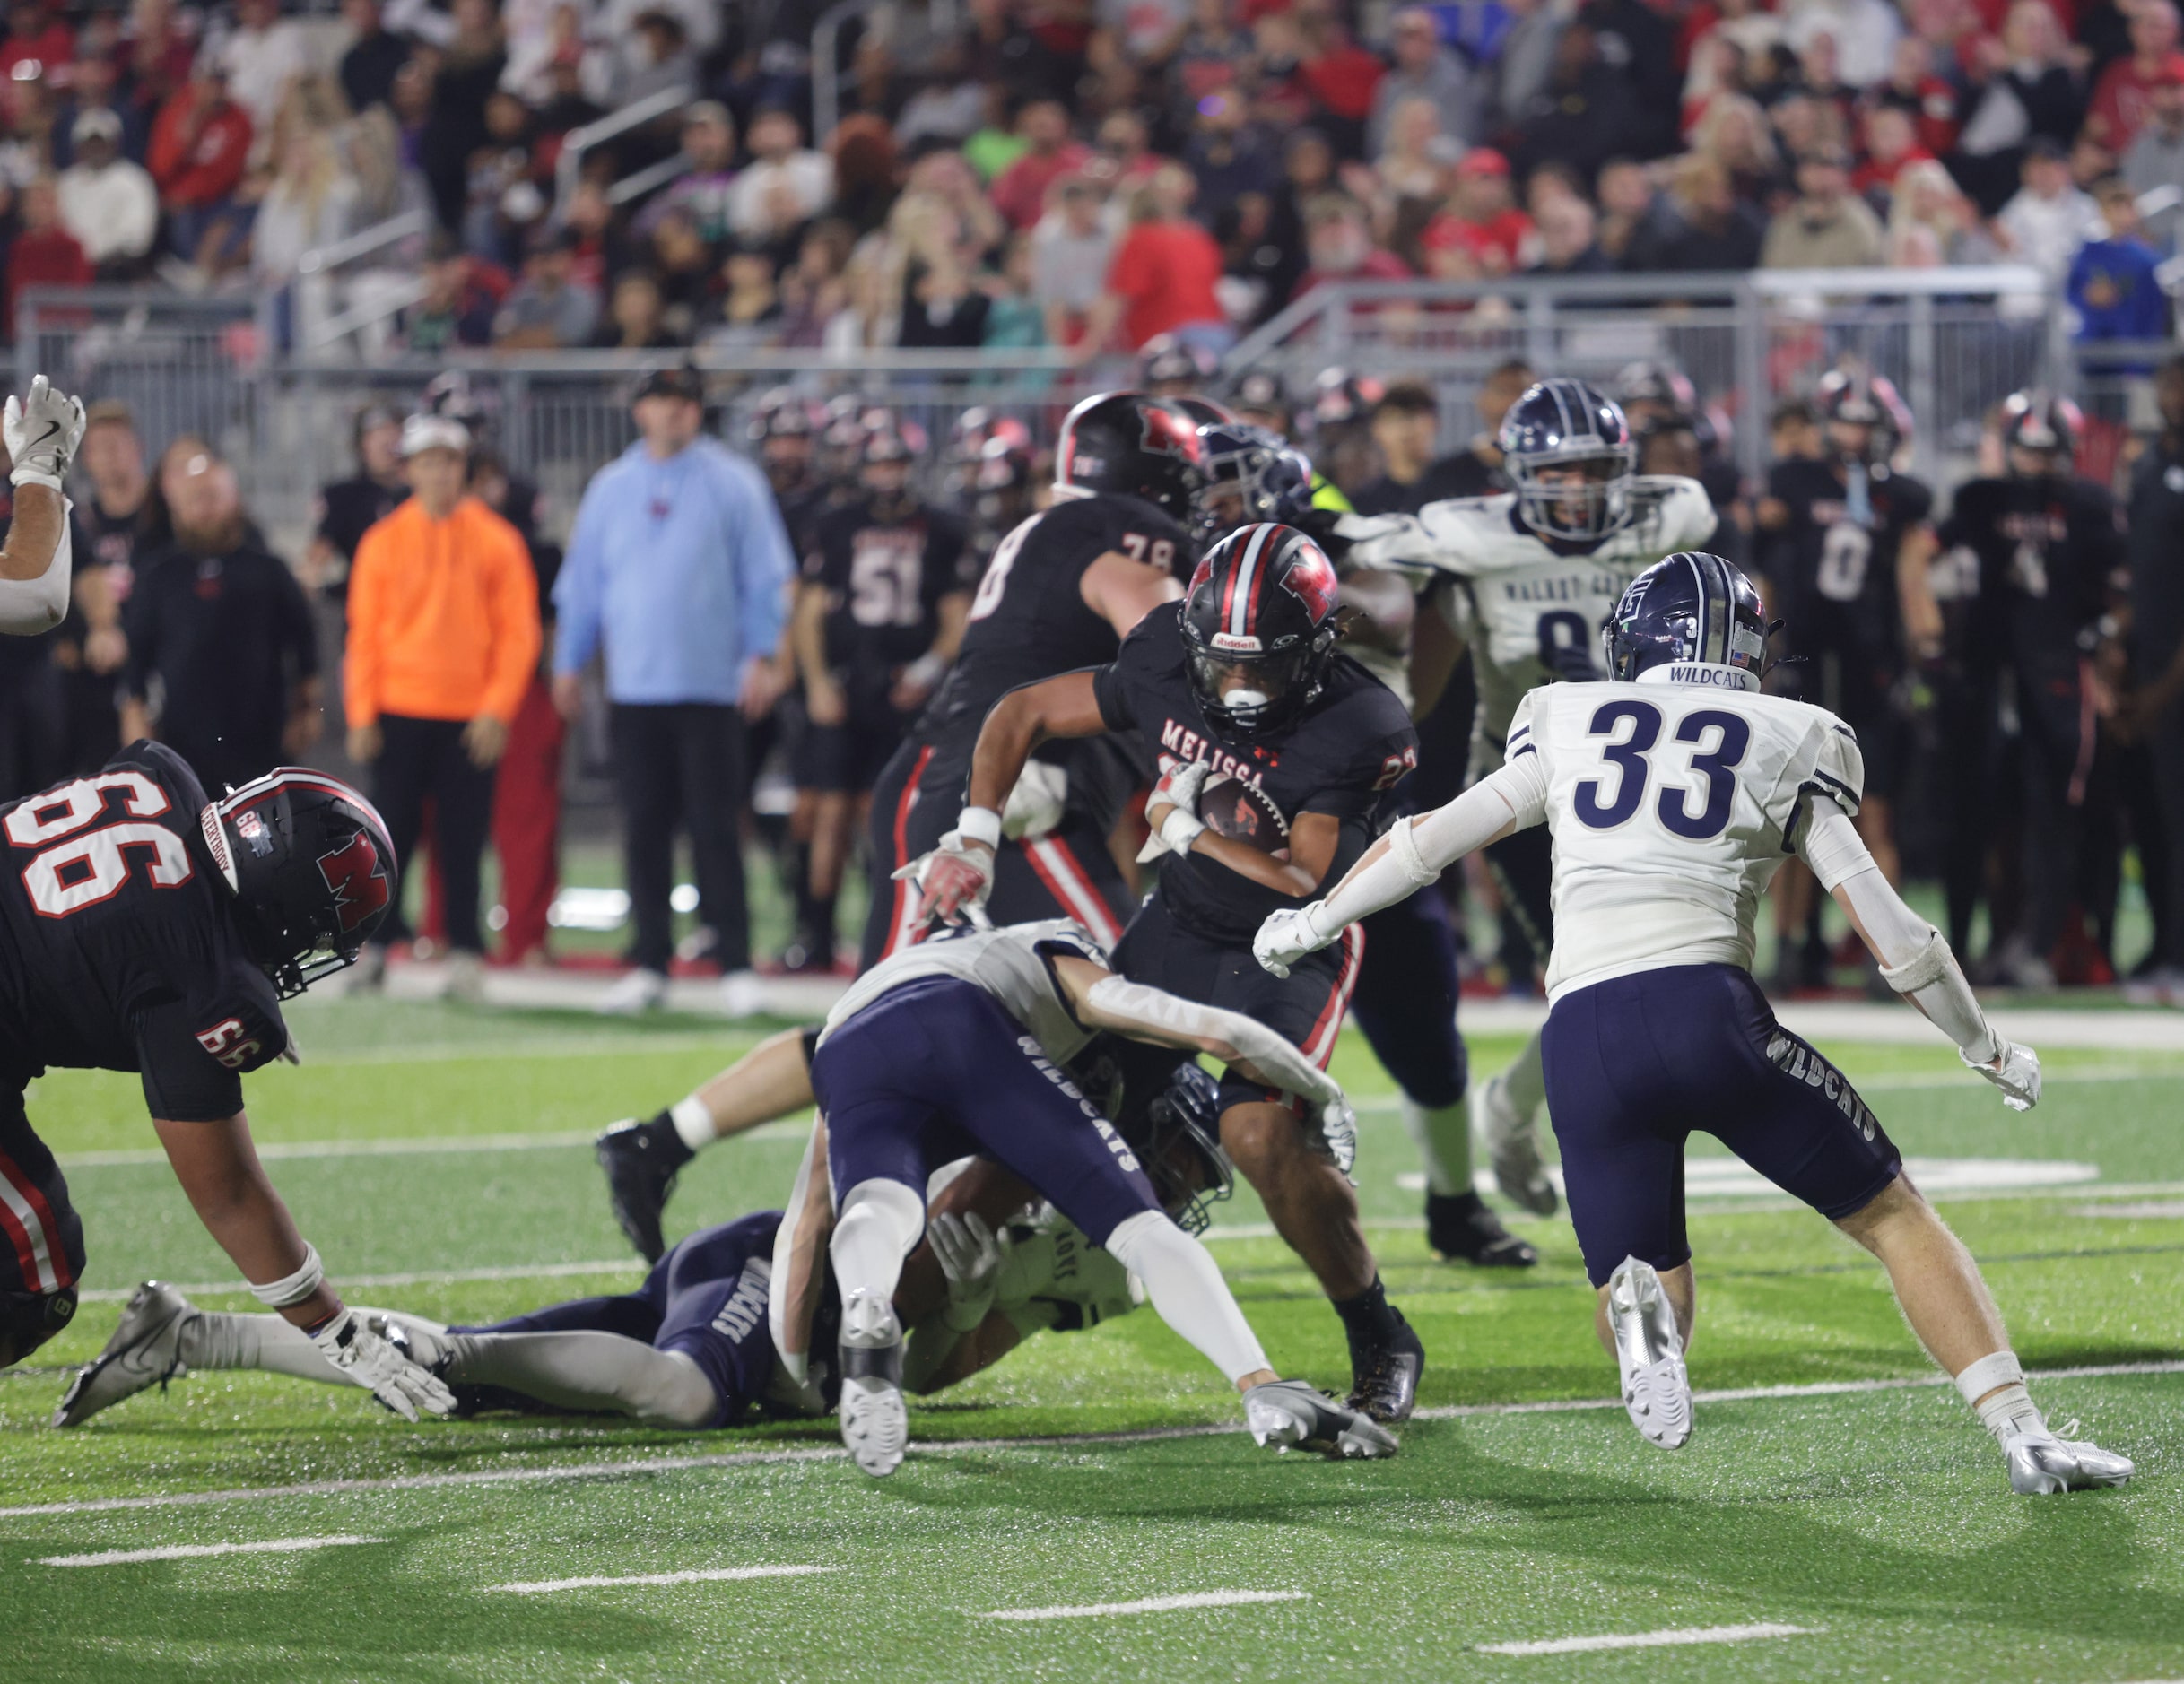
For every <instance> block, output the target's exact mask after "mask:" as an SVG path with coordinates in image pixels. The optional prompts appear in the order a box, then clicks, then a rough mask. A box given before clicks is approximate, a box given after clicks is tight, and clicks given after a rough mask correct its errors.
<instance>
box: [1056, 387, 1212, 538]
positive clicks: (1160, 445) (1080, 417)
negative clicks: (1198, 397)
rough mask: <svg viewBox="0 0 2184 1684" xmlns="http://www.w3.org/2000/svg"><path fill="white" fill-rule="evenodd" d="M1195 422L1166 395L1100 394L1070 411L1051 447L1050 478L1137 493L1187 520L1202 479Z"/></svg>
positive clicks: (1082, 489) (1078, 486)
mask: <svg viewBox="0 0 2184 1684" xmlns="http://www.w3.org/2000/svg"><path fill="white" fill-rule="evenodd" d="M1201 477H1202V476H1201V474H1200V472H1199V461H1198V423H1197V422H1196V421H1193V420H1192V419H1191V416H1190V412H1188V410H1186V409H1184V408H1183V407H1182V406H1181V405H1179V404H1177V403H1175V402H1174V400H1172V399H1170V398H1164V397H1148V396H1146V395H1144V393H1143V392H1102V393H1101V394H1100V395H1098V396H1096V397H1088V398H1086V399H1085V400H1084V401H1083V403H1081V404H1078V405H1077V406H1076V408H1075V409H1073V410H1071V411H1070V412H1069V415H1068V418H1067V419H1066V421H1063V422H1062V436H1061V438H1059V439H1058V440H1057V442H1056V444H1055V447H1054V482H1055V484H1057V485H1058V486H1068V487H1074V488H1075V490H1077V491H1079V492H1089V491H1118V492H1121V493H1122V494H1124V495H1125V496H1128V497H1142V498H1143V499H1144V500H1145V501H1146V502H1148V503H1152V504H1154V505H1156V506H1157V507H1159V508H1162V509H1165V510H1166V511H1167V512H1168V514H1169V515H1170V516H1172V517H1173V518H1174V519H1176V520H1178V521H1182V522H1185V523H1188V521H1189V519H1190V511H1191V502H1192V499H1194V498H1196V496H1197V494H1198V485H1199V482H1200V480H1201Z"/></svg>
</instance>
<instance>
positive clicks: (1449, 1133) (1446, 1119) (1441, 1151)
mask: <svg viewBox="0 0 2184 1684" xmlns="http://www.w3.org/2000/svg"><path fill="white" fill-rule="evenodd" d="M1400 1108H1401V1110H1402V1113H1403V1126H1404V1128H1405V1130H1406V1131H1407V1132H1408V1133H1409V1134H1410V1137H1411V1143H1412V1144H1413V1145H1414V1146H1415V1147H1417V1148H1418V1156H1419V1159H1420V1160H1421V1161H1422V1162H1423V1164H1424V1165H1425V1168H1426V1186H1427V1187H1428V1188H1429V1189H1430V1190H1431V1191H1432V1192H1433V1193H1434V1194H1438V1195H1439V1196H1440V1197H1441V1198H1444V1199H1446V1198H1449V1197H1452V1196H1453V1195H1455V1194H1459V1193H1469V1192H1470V1191H1471V1110H1470V1107H1467V1106H1466V1105H1465V1104H1464V1102H1463V1101H1462V1100H1460V1099H1459V1100H1457V1102H1456V1103H1455V1104H1454V1105H1437V1106H1423V1105H1420V1104H1419V1103H1418V1101H1417V1100H1415V1099H1414V1098H1411V1097H1410V1095H1408V1094H1407V1093H1406V1094H1405V1095H1404V1096H1403V1098H1402V1105H1401V1107H1400Z"/></svg>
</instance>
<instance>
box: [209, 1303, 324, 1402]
mask: <svg viewBox="0 0 2184 1684" xmlns="http://www.w3.org/2000/svg"><path fill="white" fill-rule="evenodd" d="M180 1349H181V1356H182V1360H183V1361H184V1362H185V1363H187V1365H188V1366H189V1367H193V1368H207V1369H211V1368H256V1369H257V1370H258V1371H260V1372H261V1373H264V1374H284V1375H287V1376H290V1377H291V1378H292V1379H297V1380H313V1381H316V1382H318V1384H319V1385H362V1384H363V1382H362V1381H361V1380H357V1379H354V1378H352V1376H349V1375H347V1374H345V1373H344V1372H343V1371H342V1370H341V1369H339V1368H336V1367H335V1366H334V1365H333V1364H332V1363H330V1362H328V1361H327V1360H326V1358H324V1357H323V1356H321V1355H320V1354H319V1352H318V1346H316V1345H314V1344H313V1343H311V1336H310V1335H309V1333H307V1332H304V1331H303V1330H302V1329H301V1328H300V1327H298V1326H296V1325H294V1324H292V1323H291V1322H290V1321H288V1320H287V1318H286V1317H284V1316H279V1315H231V1314H229V1313H228V1312H226V1311H224V1310H200V1311H198V1312H197V1314H196V1316H195V1317H194V1318H192V1320H191V1321H190V1322H189V1324H188V1325H187V1326H186V1327H184V1328H183V1330H182V1340H181V1347H180Z"/></svg>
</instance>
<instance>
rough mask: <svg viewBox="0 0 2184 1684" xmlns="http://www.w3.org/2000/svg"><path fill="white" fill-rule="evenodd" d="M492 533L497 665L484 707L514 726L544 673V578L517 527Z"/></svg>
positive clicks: (494, 654)
mask: <svg viewBox="0 0 2184 1684" xmlns="http://www.w3.org/2000/svg"><path fill="white" fill-rule="evenodd" d="M489 530H491V529H489ZM492 539H493V541H494V563H493V578H492V628H491V632H490V635H491V637H492V672H491V674H490V675H489V677H488V678H487V680H486V684H485V697H484V700H483V705H482V707H481V708H480V711H481V712H483V713H489V714H491V715H492V716H493V717H494V718H496V719H498V720H500V721H501V722H502V723H504V724H513V723H514V722H515V718H516V714H517V710H518V709H519V708H520V707H522V706H523V698H524V692H525V691H526V690H529V689H530V688H531V675H532V674H533V673H536V672H537V671H538V640H539V629H538V576H537V575H536V574H535V573H534V572H532V570H531V558H530V555H529V553H528V552H527V551H526V550H525V549H524V547H523V540H522V539H521V538H520V537H518V535H517V534H516V531H515V529H514V528H513V527H511V526H506V525H503V526H501V527H500V528H499V529H498V530H494V531H492Z"/></svg>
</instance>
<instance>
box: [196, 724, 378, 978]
mask: <svg viewBox="0 0 2184 1684" xmlns="http://www.w3.org/2000/svg"><path fill="white" fill-rule="evenodd" d="M197 826H198V829H200V830H201V831H202V832H203V833H204V846H205V848H206V850H207V851H208V852H209V853H210V854H211V855H212V856H213V865H214V866H215V867H216V868H217V869H218V871H219V873H220V877H221V881H223V882H224V883H226V884H227V886H228V890H229V892H230V893H231V894H232V895H233V896H234V897H235V912H236V922H237V924H239V926H240V927H241V930H242V935H243V945H244V947H245V948H246V949H247V950H248V952H249V954H250V957H251V958H252V959H255V960H256V961H257V964H258V966H259V967H260V968H262V969H263V970H264V971H265V975H266V976H268V977H271V978H272V979H273V985H274V987H275V988H276V989H278V990H279V991H280V994H281V998H282V999H283V1000H287V999H290V998H292V997H293V996H294V995H297V994H301V993H302V992H303V991H304V990H305V989H306V988H308V987H309V986H310V985H311V984H313V983H315V982H317V981H318V979H319V978H320V977H330V976H332V975H333V974H334V973H335V971H337V970H345V969H347V968H349V967H350V966H352V965H353V964H355V963H356V956H357V954H358V953H359V951H361V950H362V948H363V946H364V943H365V942H369V941H370V940H371V938H372V936H373V935H374V934H375V933H378V931H379V926H380V925H381V924H384V923H385V922H386V921H387V913H388V911H389V910H390V909H391V908H392V907H393V906H394V901H395V896H396V892H397V891H398V890H399V889H400V886H401V879H400V877H399V875H398V871H397V867H396V861H395V845H394V842H393V840H392V838H389V837H388V835H387V824H386V821H385V820H382V819H381V818H380V817H379V813H378V812H376V811H374V810H373V808H372V805H371V803H370V802H368V801H366V800H365V799H364V798H363V796H361V794H358V793H357V792H356V791H355V790H353V789H352V788H350V787H349V786H348V785H346V784H344V783H343V782H342V781H341V780H340V779H339V778H334V777H327V776H326V774H325V773H324V772H315V771H312V770H311V769H309V768H308V767H301V766H282V767H276V768H274V769H273V770H272V771H270V772H268V773H266V774H265V776H264V777H256V778H253V779H251V780H250V782H248V784H245V785H244V786H242V787H241V788H240V789H231V790H230V791H229V792H228V794H226V796H224V797H223V798H222V799H221V800H219V801H213V802H207V803H205V807H204V812H201V813H199V814H198V816H197Z"/></svg>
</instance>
